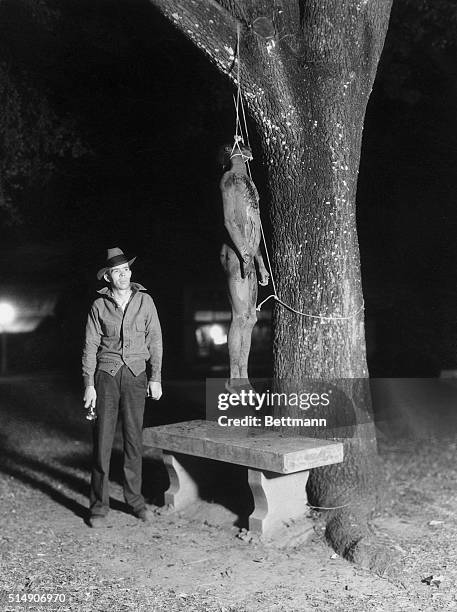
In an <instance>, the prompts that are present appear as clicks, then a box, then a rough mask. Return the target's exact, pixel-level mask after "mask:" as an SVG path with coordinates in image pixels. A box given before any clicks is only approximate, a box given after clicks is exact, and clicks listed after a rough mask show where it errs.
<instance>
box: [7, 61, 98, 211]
mask: <svg viewBox="0 0 457 612" xmlns="http://www.w3.org/2000/svg"><path fill="white" fill-rule="evenodd" d="M0 105H1V108H2V112H1V113H0V150H1V159H0V173H1V174H0V176H1V181H2V188H3V189H2V191H3V197H0V208H2V209H3V210H4V211H6V212H7V213H8V214H9V218H10V220H11V221H13V220H15V221H18V219H19V216H18V214H17V211H15V207H14V205H13V204H12V200H13V199H14V194H15V193H16V192H17V191H18V190H21V189H23V188H24V186H25V185H26V184H27V183H34V184H40V185H43V184H45V183H46V181H47V180H48V179H49V177H50V176H51V175H52V173H53V172H54V170H55V168H56V164H57V160H58V159H59V158H62V157H64V156H66V155H70V156H72V157H73V158H77V157H80V156H81V155H83V154H84V153H85V152H86V151H87V149H86V147H85V146H84V145H83V144H82V141H81V138H80V136H79V135H78V134H77V130H76V126H75V122H74V120H73V119H71V118H61V117H59V116H58V115H57V114H56V112H55V111H54V110H53V109H52V108H51V106H50V104H49V102H48V100H47V98H46V96H45V95H43V93H41V92H40V91H39V90H38V89H37V88H35V87H34V86H33V85H32V84H31V81H30V78H29V77H28V75H27V74H26V73H25V72H22V73H20V74H15V75H13V74H12V71H11V70H10V69H9V67H8V65H7V64H6V62H0Z"/></svg>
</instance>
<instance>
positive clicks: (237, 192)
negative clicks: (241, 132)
mask: <svg viewBox="0 0 457 612" xmlns="http://www.w3.org/2000/svg"><path fill="white" fill-rule="evenodd" d="M225 155H226V156H228V155H230V169H229V170H227V172H225V173H224V175H223V176H222V179H221V182H220V189H221V194H222V203H223V206H224V225H225V228H226V230H227V240H226V242H225V243H224V244H223V245H222V249H221V254H220V257H221V263H222V267H223V268H224V271H225V274H226V278H227V286H228V293H229V298H230V304H231V307H232V320H231V323H230V328H229V332H228V339H227V341H228V351H229V358H230V380H229V381H228V382H227V383H226V388H227V390H228V391H230V392H234V393H236V392H237V391H239V390H241V389H242V388H244V387H246V386H247V387H249V388H251V387H250V384H249V379H248V359H249V352H250V349H251V334H252V329H253V327H254V325H255V323H256V321H257V314H256V302H257V274H256V269H255V264H257V267H258V269H259V276H260V278H259V284H260V285H267V284H268V280H269V274H268V271H267V269H266V267H265V264H264V262H263V257H262V254H261V252H260V239H261V235H262V234H261V231H262V230H261V226H260V211H259V194H258V193H257V189H256V186H255V185H254V182H253V180H252V179H251V178H250V177H249V175H248V173H247V170H246V163H247V162H248V161H250V160H251V159H252V153H251V150H250V149H249V148H248V147H247V146H245V145H244V144H242V143H241V144H240V143H239V142H238V141H237V140H235V144H234V145H233V147H230V146H227V147H226V148H225Z"/></svg>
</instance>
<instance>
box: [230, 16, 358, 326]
mask: <svg viewBox="0 0 457 612" xmlns="http://www.w3.org/2000/svg"><path fill="white" fill-rule="evenodd" d="M240 39H241V27H240V24H239V23H238V24H237V31H236V62H237V76H236V79H237V90H236V98H235V96H234V97H233V98H234V99H233V101H234V104H235V115H236V120H235V135H234V141H233V147H232V151H231V153H230V158H232V157H235V156H236V155H241V156H242V157H243V159H244V160H245V163H246V166H247V170H248V176H249V178H250V179H251V181H252V180H253V179H252V173H251V167H250V165H249V158H247V157H246V156H245V155H244V154H243V153H242V150H241V146H240V143H241V144H243V143H244V142H246V144H247V146H248V147H249V149H251V144H250V142H249V132H248V126H247V121H246V113H245V110H244V102H243V96H242V92H241V68H240V67H241V54H240ZM240 110H241V115H242V118H243V125H242V124H241V120H240ZM244 139H246V140H244ZM236 149H238V151H239V152H238V153H235V150H236ZM251 151H252V149H251ZM259 220H260V231H261V234H262V241H263V245H264V249H265V254H266V258H267V264H268V270H269V272H270V279H271V284H272V287H273V293H272V294H270V295H269V296H268V297H266V298H265V299H264V300H262V301H261V302H260V303H259V304H258V305H257V307H256V310H257V311H260V310H261V308H262V306H263V305H264V304H265V303H266V302H268V301H269V300H271V299H273V300H275V302H277V303H278V304H280V305H281V306H283V307H284V308H286V309H287V310H289V311H290V312H293V313H295V314H298V315H300V316H301V317H307V318H310V319H319V320H321V321H322V322H326V321H349V320H350V319H354V318H355V317H357V316H358V315H359V314H360V313H361V312H362V311H363V310H364V308H365V303H364V300H363V299H362V303H361V305H360V306H359V308H357V310H355V311H354V312H353V313H352V314H349V315H347V316H342V315H322V314H310V313H307V312H302V311H301V310H297V309H296V308H293V307H292V306H290V304H287V303H286V302H284V301H283V300H282V299H281V298H280V297H279V296H278V292H277V289H276V280H275V277H274V274H273V269H272V266H271V260H270V253H269V250H268V245H267V241H266V238H265V233H264V230H263V224H262V218H261V216H260V210H259Z"/></svg>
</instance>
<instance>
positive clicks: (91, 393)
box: [83, 386, 97, 410]
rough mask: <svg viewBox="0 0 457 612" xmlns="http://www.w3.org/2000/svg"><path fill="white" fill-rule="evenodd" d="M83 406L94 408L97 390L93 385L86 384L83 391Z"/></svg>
mask: <svg viewBox="0 0 457 612" xmlns="http://www.w3.org/2000/svg"><path fill="white" fill-rule="evenodd" d="M83 402H84V408H86V410H87V408H95V404H96V402H97V391H95V387H93V386H88V387H86V389H85V391H84V399H83Z"/></svg>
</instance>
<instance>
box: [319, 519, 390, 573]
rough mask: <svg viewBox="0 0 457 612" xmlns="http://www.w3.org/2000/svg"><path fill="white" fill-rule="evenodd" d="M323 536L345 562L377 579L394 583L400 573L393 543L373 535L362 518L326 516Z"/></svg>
mask: <svg viewBox="0 0 457 612" xmlns="http://www.w3.org/2000/svg"><path fill="white" fill-rule="evenodd" d="M325 537H326V539H327V541H328V542H329V544H330V545H331V546H332V548H333V549H334V550H335V552H337V553H338V554H339V555H340V556H342V557H343V558H344V559H346V560H347V561H350V562H351V563H354V564H356V565H358V566H359V567H362V568H364V569H367V570H369V571H372V572H374V573H376V574H377V575H379V576H383V577H386V578H391V579H392V580H395V581H397V580H398V577H399V575H400V574H401V554H400V551H399V550H398V547H397V546H395V542H394V541H392V540H390V539H389V538H388V537H387V536H386V535H385V534H380V533H375V532H374V531H373V529H372V528H370V526H369V523H368V519H367V517H366V516H363V515H362V516H357V515H356V514H355V513H353V512H351V511H348V510H343V511H339V512H335V513H334V514H332V516H331V517H330V516H329V517H328V520H327V525H326V530H325Z"/></svg>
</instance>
